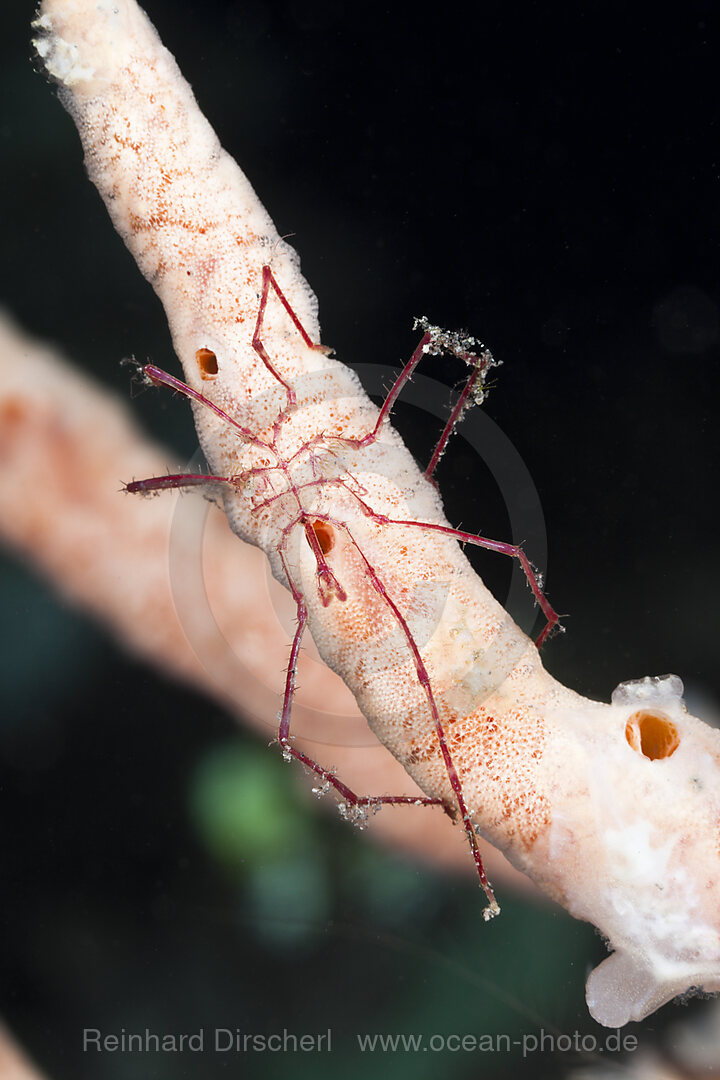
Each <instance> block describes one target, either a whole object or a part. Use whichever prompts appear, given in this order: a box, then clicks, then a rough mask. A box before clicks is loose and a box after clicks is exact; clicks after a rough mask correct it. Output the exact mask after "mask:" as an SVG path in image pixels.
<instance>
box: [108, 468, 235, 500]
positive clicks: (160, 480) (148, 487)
mask: <svg viewBox="0 0 720 1080" xmlns="http://www.w3.org/2000/svg"><path fill="white" fill-rule="evenodd" d="M233 482H234V477H232V476H211V475H209V474H208V473H168V475H167V476H151V477H149V478H148V479H147V480H131V481H130V483H129V484H125V487H124V490H125V491H127V493H128V494H129V495H152V494H154V492H156V491H168V490H170V489H172V488H191V487H202V486H204V485H207V484H210V485H211V486H213V485H216V484H232V483H233Z"/></svg>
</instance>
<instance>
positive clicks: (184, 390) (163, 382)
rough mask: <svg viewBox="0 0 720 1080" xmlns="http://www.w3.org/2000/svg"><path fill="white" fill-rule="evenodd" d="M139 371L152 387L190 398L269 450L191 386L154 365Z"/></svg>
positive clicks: (263, 443)
mask: <svg viewBox="0 0 720 1080" xmlns="http://www.w3.org/2000/svg"><path fill="white" fill-rule="evenodd" d="M140 370H141V372H142V374H143V375H144V376H145V378H146V379H147V380H148V381H149V382H151V383H152V384H153V386H167V387H169V388H170V389H171V390H177V392H178V393H179V394H183V395H184V396H185V397H186V398H190V400H191V401H197V402H199V403H200V404H201V405H204V406H205V407H206V408H207V409H210V411H211V412H214V413H215V415H216V416H217V417H219V418H220V419H221V420H224V421H225V423H226V424H229V425H230V427H231V428H232V429H233V430H234V431H236V432H237V433H238V435H241V436H242V438H243V439H246V440H247V441H248V442H250V443H253V444H254V445H255V446H262V447H263V448H265V449H268V448H269V447H268V444H267V443H265V442H263V440H262V439H258V437H257V435H254V434H253V433H252V431H250V430H249V429H248V428H244V427H243V426H242V425H241V424H238V422H237V420H233V418H232V416H228V414H227V413H226V412H223V410H222V409H221V408H219V407H218V406H217V405H216V404H215V403H214V402H213V401H210V399H209V398H206V397H205V395H204V394H201V393H199V392H198V391H197V390H193V388H192V387H191V386H188V385H187V383H184V382H182V381H181V380H180V379H176V378H175V376H174V375H169V374H168V373H167V371H163V370H162V369H161V368H157V367H155V365H154V364H145V365H144V367H142V368H141V369H140Z"/></svg>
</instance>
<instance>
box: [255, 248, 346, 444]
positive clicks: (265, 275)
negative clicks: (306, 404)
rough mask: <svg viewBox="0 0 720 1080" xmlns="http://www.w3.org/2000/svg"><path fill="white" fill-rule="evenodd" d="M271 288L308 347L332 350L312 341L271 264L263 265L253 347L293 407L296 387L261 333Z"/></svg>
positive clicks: (323, 350) (323, 351)
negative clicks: (284, 373)
mask: <svg viewBox="0 0 720 1080" xmlns="http://www.w3.org/2000/svg"><path fill="white" fill-rule="evenodd" d="M271 288H272V289H273V291H274V293H275V295H276V296H277V298H278V300H279V301H280V303H281V304H282V306H283V307H284V308H285V311H286V312H287V314H288V315H289V316H290V319H291V320H292V324H293V326H294V327H295V329H296V330H297V332H298V333H299V334H300V337H301V338H302V339H303V341H304V342H305V344H306V345H307V347H308V348H309V349H316V350H317V351H318V352H322V353H328V352H330V351H331V350H329V349H326V348H325V346H324V345H320V344H317V343H316V342H314V341H312V339H311V338H310V335H309V334H308V332H307V331H306V329H305V327H304V326H303V324H302V323H301V322H300V320H299V319H298V317H297V315H296V314H295V312H294V311H293V308H292V305H291V304H290V301H289V300H288V298H287V297H286V296H285V293H284V292H283V291H282V289H281V288H280V286H279V285H278V283H277V280H276V278H275V275H274V274H273V272H272V270H271V269H270V267H269V266H263V268H262V293H261V295H260V307H259V308H258V313H257V319H256V320H255V330H254V333H253V339H252V347H253V349H254V350H255V352H256V353H257V354H258V356H259V357H260V359H261V360H262V362H263V364H264V365H265V367H266V368H267V369H268V371H269V372H270V374H271V375H272V376H273V378H275V379H277V381H278V382H279V383H280V385H281V386H282V387H283V389H284V390H285V392H286V394H287V399H288V400H287V406H286V409H292V407H293V406H294V405H295V402H296V400H297V399H296V395H295V389H294V387H293V386H291V385H290V383H289V382H287V380H286V379H283V377H282V375H281V374H280V372H279V371H278V369H277V368H276V367H275V365H274V364H273V362H272V360H271V359H270V357H269V355H268V352H267V349H266V348H265V346H264V344H263V341H262V333H261V332H262V325H263V322H264V320H265V310H266V308H267V302H268V297H269V295H270V289H271ZM282 418H283V416H282V414H281V415H280V417H279V418H278V422H281V421H282Z"/></svg>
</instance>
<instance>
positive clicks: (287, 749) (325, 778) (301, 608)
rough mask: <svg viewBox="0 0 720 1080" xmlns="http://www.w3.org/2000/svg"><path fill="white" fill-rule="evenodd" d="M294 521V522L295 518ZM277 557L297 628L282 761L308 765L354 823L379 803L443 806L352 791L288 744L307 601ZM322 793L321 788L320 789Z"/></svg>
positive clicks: (425, 799)
mask: <svg viewBox="0 0 720 1080" xmlns="http://www.w3.org/2000/svg"><path fill="white" fill-rule="evenodd" d="M296 524H297V522H296ZM280 558H281V560H282V563H283V566H284V568H285V575H286V577H287V581H288V585H289V586H290V591H291V592H292V595H293V599H294V600H295V604H296V606H297V629H296V630H295V635H294V637H293V643H292V646H291V649H290V660H289V662H288V667H287V672H286V676H285V695H284V698H283V707H282V712H281V713H280V728H279V730H278V739H277V741H278V743H279V744H280V748H281V750H282V754H283V757H284V758H285V760H286V761H289V760H290V759H291V758H296V759H297V760H298V761H301V762H302V764H303V765H305V766H307V768H308V769H311V770H312V772H314V773H315V775H316V776H318V777H320V779H321V780H322V782H323V785H324V788H325V790H329V788H330V787H332V788H334V789H335V791H337V793H338V794H339V795H341V796H342V798H343V799H344V800H345V803H341V804H340V811H341V813H342V814H343V817H346V818H352V819H353V820H354V821H355V823H356V824H360V825H362V811H363V810H364V809H366V808H370V809H371V808H376V807H380V806H443V801H442V799H434V798H428V797H426V796H415V795H356V793H355V792H354V791H353V790H352V789H351V788H349V787H348V786H347V784H343V782H342V780H338V778H337V777H336V776H335V774H334V772H332V771H331V770H330V769H326V768H324V767H323V766H322V765H319V764H318V763H317V761H313V759H312V758H311V757H308V755H307V754H304V753H303V752H302V750H296V749H295V747H294V746H293V745H292V742H291V738H292V736H291V735H290V716H291V713H292V702H293V696H294V693H295V682H296V674H297V662H298V655H299V653H300V643H301V641H302V637H303V634H304V632H305V629H306V627H307V621H308V613H307V605H306V603H305V600H304V598H303V595H302V593H301V592H300V590H299V589H298V588H297V586H296V585H295V583H294V582H293V580H292V577H291V576H290V571H289V568H288V566H287V563H286V561H285V556H284V555H283V553H282V551H281V552H280ZM320 791H321V793H322V789H320Z"/></svg>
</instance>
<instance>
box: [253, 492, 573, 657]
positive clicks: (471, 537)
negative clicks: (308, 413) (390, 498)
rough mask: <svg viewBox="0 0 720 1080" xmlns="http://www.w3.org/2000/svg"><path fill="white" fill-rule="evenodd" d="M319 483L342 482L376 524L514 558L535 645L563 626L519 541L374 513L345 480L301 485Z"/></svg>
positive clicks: (429, 522)
mask: <svg viewBox="0 0 720 1080" xmlns="http://www.w3.org/2000/svg"><path fill="white" fill-rule="evenodd" d="M320 484H340V485H342V487H343V488H344V489H345V491H348V492H349V493H350V494H351V495H352V496H353V497H354V498H355V499H356V500H357V501H358V503H359V504H360V508H361V509H362V511H363V513H364V514H365V515H366V517H369V518H371V519H372V520H373V521H376V522H377V523H378V524H379V525H408V526H410V525H411V526H413V527H414V528H417V529H425V530H426V531H430V532H440V533H444V535H445V536H452V537H453V539H455V540H459V541H460V543H462V544H474V545H475V546H476V547H481V548H485V549H486V550H487V551H498V552H500V554H501V555H509V556H511V557H512V558H515V559H517V560H518V562H519V563H520V565H521V567H522V569H523V573H524V574H525V578H526V580H527V583H528V585H529V586H530V589H531V591H532V594H533V596H534V597H535V601H536V603H537V604H538V605H539V607H540V610H541V611H542V613H543V615H544V616H545V620H546V622H545V626H544V627H543V628H542V630H541V631H540V633H539V634H538V636H537V638H536V640H535V645H536V646H537V648H538V649H540V648H542V646H543V645H544V643H545V642H546V641H547V639H548V636H549V635H550V634H551V633H552V632H553V630H556V629H557V630H562V629H563V627H562V626H561V625H560V616H559V615H558V613H557V612H556V611H555V609H554V608H553V606H552V604H551V603H550V601H549V600H548V598H547V597H546V596H545V593H544V592H543V590H542V581H541V578H540V575H539V574H538V572H537V570H535V568H534V567H533V565H532V563H531V562H530V560H529V559H528V557H527V555H526V554H525V552H524V551H523V549H522V547H521V546H520V545H519V544H508V543H506V542H505V541H503V540H490V539H489V538H488V537H486V536H478V535H477V534H476V533H468V532H463V530H462V529H454V528H453V527H452V526H450V525H438V524H435V523H433V522H431V521H409V520H404V519H401V518H390V517H387V515H386V514H380V513H378V512H377V510H373V508H372V506H370V505H369V504H368V503H366V502H365V500H364V499H363V498H361V496H360V495H358V493H357V491H355V490H354V489H353V488H352V487H351V486H350V484H348V483H347V482H346V481H345V480H330V479H328V480H324V481H313V482H312V484H304V485H302V486H303V487H312V486H316V485H320ZM273 498H275V497H273ZM272 501H273V499H272V498H271V499H267V500H266V502H267V503H270V502H272Z"/></svg>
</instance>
